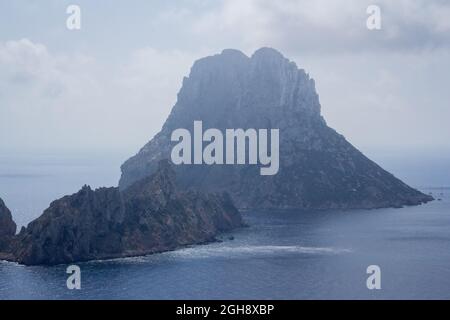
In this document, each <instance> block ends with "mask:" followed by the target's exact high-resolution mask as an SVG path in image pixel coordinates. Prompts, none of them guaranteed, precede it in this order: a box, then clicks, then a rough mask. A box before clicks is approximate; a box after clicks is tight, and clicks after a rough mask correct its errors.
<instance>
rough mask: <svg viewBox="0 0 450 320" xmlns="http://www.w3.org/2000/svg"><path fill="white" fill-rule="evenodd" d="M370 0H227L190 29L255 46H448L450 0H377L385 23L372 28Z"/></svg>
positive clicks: (326, 50)
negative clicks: (368, 12) (369, 10)
mask: <svg viewBox="0 0 450 320" xmlns="http://www.w3.org/2000/svg"><path fill="white" fill-rule="evenodd" d="M371 4H373V1H367V0H362V1H361V0H342V1H328V0H316V1H309V0H285V1H264V0H248V1H240V0H229V1H222V2H221V5H220V6H218V7H217V8H215V9H213V10H209V11H207V12H205V13H203V14H201V15H200V16H199V17H197V18H196V19H195V21H194V22H193V26H192V32H193V33H194V34H197V35H202V36H204V37H206V38H208V39H211V41H212V42H213V43H214V42H215V40H214V38H215V37H217V36H218V35H221V36H222V35H223V36H224V37H225V38H228V39H230V40H231V39H239V40H240V41H241V42H242V43H243V44H244V46H246V47H249V48H252V49H254V48H255V47H259V46H261V45H267V44H271V45H272V46H275V47H281V48H284V49H286V50H290V51H294V50H295V51H301V52H303V53H308V52H313V53H321V54H336V52H355V51H360V52H364V51H386V50H391V51H403V50H423V49H430V48H439V47H448V46H450V22H449V21H450V20H449V19H448V17H449V15H450V2H448V1H442V0H435V1H430V0H408V1H407V0H398V1H389V0H379V1H376V4H377V5H379V6H380V7H381V14H382V15H381V18H382V29H381V30H380V31H369V30H368V29H367V27H366V20H367V18H368V15H367V13H366V9H367V7H368V6H369V5H371Z"/></svg>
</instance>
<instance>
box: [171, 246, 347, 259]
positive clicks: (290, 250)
mask: <svg viewBox="0 0 450 320" xmlns="http://www.w3.org/2000/svg"><path fill="white" fill-rule="evenodd" d="M349 252H351V250H350V249H340V248H330V247H303V246H295V245H292V246H289V245H263V246H252V245H246V246H214V245H210V246H203V247H192V248H185V249H181V250H177V251H174V252H172V254H173V255H176V256H179V257H188V258H206V257H222V256H223V257H234V256H246V255H252V256H255V255H261V256H265V255H277V254H340V253H349Z"/></svg>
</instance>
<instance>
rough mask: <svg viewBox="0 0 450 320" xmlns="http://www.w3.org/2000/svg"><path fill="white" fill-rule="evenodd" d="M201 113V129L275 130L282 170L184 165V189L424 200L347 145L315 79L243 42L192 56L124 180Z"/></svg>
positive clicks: (272, 202) (248, 195) (164, 153)
mask: <svg viewBox="0 0 450 320" xmlns="http://www.w3.org/2000/svg"><path fill="white" fill-rule="evenodd" d="M198 120H200V121H202V124H203V129H204V130H207V129H209V128H217V129H219V130H222V131H223V130H225V129H226V128H242V129H244V130H246V129H248V128H260V129H279V150H280V151H279V157H280V159H279V161H280V164H279V172H278V173H277V174H276V175H272V176H261V175H260V174H259V171H260V170H259V168H258V167H256V166H249V165H178V166H176V172H177V176H178V177H179V181H180V183H181V184H182V185H183V186H184V187H185V188H192V189H194V190H200V191H205V190H213V191H216V192H220V191H227V192H229V193H230V195H231V197H232V199H233V201H234V202H235V204H236V206H237V207H239V208H264V209H270V208H277V209H279V208H307V209H331V208H339V209H349V208H367V209H370V208H381V207H401V206H404V205H418V204H421V203H425V202H427V201H430V200H432V197H430V196H428V195H425V194H423V193H421V192H419V191H418V190H415V189H413V188H411V187H409V186H408V185H406V184H405V183H403V182H402V181H400V180H399V179H397V178H396V177H394V176H393V175H392V174H390V173H389V172H387V171H385V170H383V169H382V168H381V167H380V166H378V165H377V164H376V163H374V162H373V161H371V160H370V159H368V158H367V157H366V156H364V154H362V153H361V152H360V151H359V150H357V149H356V148H355V147H354V146H353V145H351V144H350V143H349V142H348V141H347V140H346V139H345V138H344V137H343V136H342V135H340V134H339V133H337V132H336V131H335V130H333V129H332V128H330V127H329V126H328V125H327V124H326V121H325V120H324V118H323V117H322V115H321V105H320V102H319V96H318V94H317V93H316V89H315V82H314V80H313V79H311V78H310V77H309V75H308V74H307V73H306V72H305V71H304V70H302V69H299V68H298V67H297V66H296V64H295V63H294V62H292V61H289V60H288V59H286V58H284V57H283V56H282V54H281V53H279V52H278V51H276V50H274V49H271V48H262V49H259V50H257V51H256V52H255V53H254V54H253V55H252V56H251V57H248V56H246V55H245V54H243V53H242V52H240V51H238V50H232V49H228V50H224V51H223V52H222V53H221V54H217V55H214V56H210V57H206V58H203V59H200V60H198V61H196V62H195V64H194V65H193V67H192V69H191V72H190V75H189V77H187V78H184V80H183V85H182V88H181V90H180V91H179V93H178V99H177V102H176V104H175V106H174V107H173V109H172V112H171V113H170V115H169V117H168V119H167V120H166V122H165V124H164V126H163V127H162V130H161V131H160V132H159V133H158V134H157V135H156V136H155V137H154V138H153V139H152V140H151V141H150V142H148V143H147V144H146V145H145V146H144V147H143V148H142V149H141V150H140V151H139V153H138V154H136V155H135V156H134V157H132V158H130V159H129V160H128V161H126V162H125V163H124V164H123V165H122V177H121V179H120V184H119V187H120V188H121V189H125V188H127V187H128V186H129V185H131V184H132V183H134V182H135V181H137V180H140V179H142V178H143V177H146V176H148V175H151V174H152V173H153V172H154V171H155V170H156V168H157V164H158V161H159V160H160V159H166V158H170V154H171V149H172V148H173V145H174V143H173V142H172V141H171V134H172V132H174V130H177V129H179V128H185V129H187V130H189V131H190V132H193V124H194V123H195V122H196V121H198Z"/></svg>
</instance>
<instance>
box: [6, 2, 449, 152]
mask: <svg viewBox="0 0 450 320" xmlns="http://www.w3.org/2000/svg"><path fill="white" fill-rule="evenodd" d="M69 3H70V2H68V1H53V0H46V1H41V2H39V3H37V2H33V1H25V0H22V1H14V2H2V3H1V4H0V136H1V137H2V138H1V139H0V148H2V149H4V150H5V149H32V148H49V149H54V148H79V149H83V148H86V149H91V148H94V149H98V148H121V149H124V148H125V149H127V150H129V151H130V152H132V151H137V148H138V147H139V146H141V145H143V144H144V143H145V142H146V141H147V140H148V139H150V138H151V136H152V135H153V134H155V133H156V132H157V131H158V130H159V128H160V127H161V125H162V124H163V121H164V120H165V118H166V116H167V115H168V113H169V111H170V109H171V107H172V106H173V104H174V103H175V100H176V93H177V92H178V90H179V88H180V86H181V82H182V77H183V76H186V75H188V73H189V68H190V66H191V65H192V63H193V61H194V60H195V59H197V58H200V57H202V56H205V55H210V54H214V53H218V52H220V51H221V50H222V49H224V48H229V47H233V48H236V49H241V50H243V51H244V52H245V53H246V54H251V53H252V52H253V51H254V50H255V49H257V48H259V47H261V46H271V47H274V48H277V49H278V50H280V51H281V52H283V53H284V54H285V55H286V56H287V57H288V58H290V59H292V60H294V61H295V62H296V63H297V65H298V66H299V67H301V68H304V69H306V70H307V71H308V72H310V73H311V75H312V76H313V77H314V78H315V79H316V83H317V88H318V91H319V95H320V97H321V103H322V110H323V112H324V114H325V116H326V118H327V121H328V122H329V124H330V125H331V126H333V127H335V128H336V129H337V130H338V131H340V132H342V133H344V135H346V136H347V138H349V140H350V141H352V142H354V143H355V144H356V145H358V146H360V147H363V148H366V147H367V148H370V147H380V146H392V147H395V146H410V147H417V148H423V147H425V146H426V147H430V148H432V147H441V148H442V147H447V148H448V146H449V145H448V141H447V140H448V139H447V137H448V136H450V127H449V126H448V125H447V124H446V123H445V122H446V119H449V118H450V108H449V105H448V104H449V101H450V93H449V90H448V89H447V87H448V83H449V82H450V74H449V72H448V70H450V19H449V17H450V2H448V1H445V0H434V1H431V0H409V1H407V0H397V1H388V0H379V1H376V3H375V2H372V1H365V0H341V1H325V0H316V1H307V0H285V1H262V0H247V1H239V0H228V1H205V0H196V1H177V2H176V3H174V2H170V3H168V2H164V1H152V2H150V1H143V0H136V1H134V2H133V4H131V3H128V2H126V1H108V2H106V1H95V2H93V1H86V0H80V1H78V3H79V5H80V6H81V8H82V19H83V20H82V30H81V31H77V32H70V31H68V30H67V29H65V18H66V14H65V8H66V6H67V5H68V4H69ZM369 4H378V5H379V6H380V7H381V10H382V29H381V30H380V31H369V30H368V29H367V28H366V19H367V14H366V8H367V6H368V5H369ZM212 107H213V106H212Z"/></svg>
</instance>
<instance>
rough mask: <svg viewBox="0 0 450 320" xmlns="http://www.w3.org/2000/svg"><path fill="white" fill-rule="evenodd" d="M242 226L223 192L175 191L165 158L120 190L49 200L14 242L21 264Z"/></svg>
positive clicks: (208, 235) (128, 249)
mask: <svg viewBox="0 0 450 320" xmlns="http://www.w3.org/2000/svg"><path fill="white" fill-rule="evenodd" d="M240 226H242V220H241V216H240V214H239V212H238V211H237V209H236V208H235V207H234V205H233V203H232V202H231V199H230V198H229V196H227V195H226V194H221V195H213V194H209V195H203V194H200V193H197V192H180V191H178V189H177V187H176V183H175V176H174V173H173V171H172V169H171V168H170V166H169V164H168V162H161V163H160V166H159V169H158V170H157V171H156V173H155V174H153V175H152V176H150V177H148V178H146V179H144V180H143V181H139V182H137V183H135V184H134V185H132V186H131V187H130V188H128V190H126V191H125V192H120V191H119V189H118V188H100V189H97V190H95V191H94V190H91V188H90V187H88V186H85V187H83V188H82V189H81V190H80V191H79V192H78V193H76V194H74V195H71V196H66V197H63V198H62V199H59V200H56V201H54V202H53V203H52V204H51V205H50V207H49V208H48V209H46V210H45V211H44V213H43V215H42V216H41V217H40V218H38V219H36V220H35V221H33V222H32V223H30V225H29V226H28V227H27V228H26V229H24V230H22V231H21V232H20V234H19V235H18V236H17V238H16V239H15V241H14V245H13V248H12V250H11V252H12V253H13V255H14V258H13V260H15V261H18V262H19V263H22V264H26V265H38V264H45V265H54V264H60V263H70V262H75V261H87V260H94V259H107V258H117V257H127V256H138V255H145V254H150V253H155V252H162V251H167V250H172V249H176V248H178V247H181V246H185V245H190V244H199V243H205V242H209V241H212V240H214V237H215V236H216V235H217V234H218V233H219V232H222V231H227V230H230V229H232V228H236V227H240Z"/></svg>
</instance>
